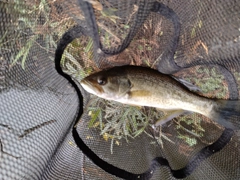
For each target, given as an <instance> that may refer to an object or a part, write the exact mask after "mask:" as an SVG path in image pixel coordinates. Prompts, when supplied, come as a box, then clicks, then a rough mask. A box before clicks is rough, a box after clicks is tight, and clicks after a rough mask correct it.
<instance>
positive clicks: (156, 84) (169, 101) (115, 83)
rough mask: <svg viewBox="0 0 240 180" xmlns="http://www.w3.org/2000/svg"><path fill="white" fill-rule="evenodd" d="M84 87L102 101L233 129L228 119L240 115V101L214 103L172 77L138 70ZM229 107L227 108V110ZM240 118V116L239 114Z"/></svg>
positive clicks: (123, 70)
mask: <svg viewBox="0 0 240 180" xmlns="http://www.w3.org/2000/svg"><path fill="white" fill-rule="evenodd" d="M81 85H82V86H83V88H84V89H85V90H87V91H88V92H90V93H92V94H95V95H97V96H99V97H101V98H105V99H108V100H113V101H118V102H121V103H124V104H130V105H137V106H149V107H156V108H159V109H162V110H165V111H179V110H182V111H183V112H184V111H190V112H196V113H200V114H202V115H204V116H206V117H208V118H210V119H214V120H216V119H217V120H216V121H218V122H219V123H221V124H222V125H224V126H227V127H230V128H233V125H232V124H230V123H229V122H227V121H225V120H224V118H225V117H224V116H226V115H229V114H231V112H229V111H233V113H234V114H235V115H238V114H239V108H238V107H239V106H237V109H236V104H237V103H238V101H227V100H226V101H225V100H213V99H209V98H205V97H202V96H199V95H197V94H194V93H193V92H191V91H190V90H188V89H187V88H186V87H185V86H184V85H182V84H181V83H179V82H178V81H176V80H175V79H174V78H172V77H171V76H168V75H165V74H161V73H159V72H158V71H156V70H153V69H150V68H144V67H138V66H121V67H114V68H112V69H109V70H105V71H101V72H98V73H95V74H93V75H90V76H88V77H86V78H84V79H83V80H82V81H81ZM226 106H227V107H226ZM239 115H240V114H239Z"/></svg>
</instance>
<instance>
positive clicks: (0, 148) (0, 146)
mask: <svg viewBox="0 0 240 180" xmlns="http://www.w3.org/2000/svg"><path fill="white" fill-rule="evenodd" d="M0 151H1V152H2V153H3V154H6V155H8V156H11V157H13V158H16V159H20V158H21V157H17V156H14V155H12V154H9V153H7V152H5V151H4V150H3V144H2V141H1V139H0Z"/></svg>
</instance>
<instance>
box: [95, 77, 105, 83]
mask: <svg viewBox="0 0 240 180" xmlns="http://www.w3.org/2000/svg"><path fill="white" fill-rule="evenodd" d="M97 83H98V84H99V85H105V84H106V83H107V79H106V78H105V77H99V78H98V79H97Z"/></svg>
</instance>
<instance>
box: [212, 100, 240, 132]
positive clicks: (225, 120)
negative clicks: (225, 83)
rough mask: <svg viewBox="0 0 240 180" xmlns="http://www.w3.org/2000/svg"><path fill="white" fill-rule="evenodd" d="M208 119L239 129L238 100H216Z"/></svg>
mask: <svg viewBox="0 0 240 180" xmlns="http://www.w3.org/2000/svg"><path fill="white" fill-rule="evenodd" d="M209 118H210V119H212V120H214V121H216V122H218V123H219V124H221V125H223V126H224V127H226V128H231V129H235V130H236V129H237V130H239V129H240V100H217V101H216V105H215V106H214V107H213V109H212V111H211V113H210V116H209Z"/></svg>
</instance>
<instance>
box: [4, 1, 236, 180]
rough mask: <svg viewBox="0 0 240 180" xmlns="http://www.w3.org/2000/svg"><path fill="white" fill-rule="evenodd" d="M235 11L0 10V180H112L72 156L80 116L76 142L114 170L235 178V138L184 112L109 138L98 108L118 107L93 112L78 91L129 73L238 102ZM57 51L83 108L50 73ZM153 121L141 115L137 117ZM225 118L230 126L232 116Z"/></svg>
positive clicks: (141, 4) (136, 7)
mask: <svg viewBox="0 0 240 180" xmlns="http://www.w3.org/2000/svg"><path fill="white" fill-rule="evenodd" d="M88 2H90V3H88ZM92 5H93V8H92ZM239 12H240V3H239V2H237V1H229V2H226V1H223V0H221V1H197V0H195V1H189V2H186V1H181V0H178V1H158V2H155V1H152V0H151V1H149V0H148V1H144V0H136V1H128V0H126V1H115V0H103V1H102V0H100V1H94V0H93V1H88V0H86V1H80V0H79V1H69V0H68V1H63V0H56V1H55V0H48V1H45V0H36V1H33V0H28V1H13V0H9V1H6V0H0V103H1V105H0V114H1V115H0V149H1V152H0V179H2V180H8V179H9V180H10V179H16V180H25V179H26V180H28V179H29V180H30V179H53V180H55V179H56V180H57V179H73V180H75V179H86V180H88V179H94V180H98V179H99V180H101V179H121V178H119V177H116V176H114V175H112V174H114V172H116V170H115V171H113V173H112V172H110V173H109V172H106V171H105V170H103V169H102V168H104V167H101V165H100V167H99V166H98V165H96V162H95V161H94V160H93V158H92V157H89V156H88V155H87V154H86V152H84V151H81V150H80V149H81V147H80V148H79V147H78V146H77V144H78V143H77V144H76V141H75V140H76V139H78V138H76V137H73V131H72V129H73V127H74V126H73V125H74V123H75V122H76V121H77V119H76V117H77V114H78V112H79V109H80V112H81V108H80V107H82V106H84V107H83V110H84V112H83V114H82V116H81V118H80V121H79V123H78V124H77V128H76V130H77V133H78V137H79V138H81V139H82V140H83V142H84V143H85V144H86V145H87V146H88V147H89V148H90V149H91V150H92V151H93V152H94V153H95V154H96V155H97V156H98V157H99V158H101V159H102V160H104V161H106V162H108V163H110V164H112V165H113V166H115V167H117V168H119V169H123V170H125V171H127V172H129V173H133V174H142V173H145V172H147V170H149V169H150V171H149V173H148V174H150V175H151V176H152V177H151V179H177V175H180V174H184V175H185V176H186V177H185V179H191V180H192V179H239V178H240V148H239V145H240V142H239V141H240V133H239V130H235V131H232V130H227V129H225V128H224V127H223V126H221V125H220V124H217V123H216V122H214V121H213V120H210V119H207V118H206V117H204V116H202V115H200V114H196V113H195V114H190V115H185V116H181V117H178V118H176V119H174V120H172V121H171V122H168V123H167V124H166V125H165V126H163V127H162V128H161V132H159V131H157V132H154V131H153V130H152V129H151V128H150V127H149V126H146V128H145V129H141V130H142V133H140V131H138V132H139V135H137V136H136V137H135V136H134V134H132V137H133V138H131V137H130V136H128V138H127V140H126V139H125V137H126V136H124V133H125V134H127V132H124V131H123V132H122V131H121V133H122V134H121V133H120V134H114V132H117V130H118V129H117V130H116V126H114V123H113V124H112V127H110V130H109V131H105V132H103V129H104V128H105V127H106V126H107V125H108V124H109V122H110V120H109V118H108V119H107V118H106V117H107V116H106V114H109V111H110V110H109V109H110V108H111V107H114V108H115V109H117V108H119V110H120V109H121V107H122V106H121V105H116V104H113V103H111V102H106V101H101V100H99V99H98V102H99V103H95V104H94V100H96V97H94V96H93V95H91V96H90V95H89V94H88V93H87V92H85V91H84V90H83V89H82V88H81V87H80V85H79V82H80V80H81V79H82V78H84V77H86V76H87V75H90V74H92V73H94V72H97V71H100V70H102V69H106V68H110V67H114V66H122V65H137V66H144V67H151V68H154V69H157V70H159V71H160V72H162V73H165V74H171V75H174V76H176V77H177V78H181V79H183V80H185V81H187V82H191V83H192V84H194V85H195V86H197V87H198V88H199V89H200V90H201V92H200V94H201V95H202V96H206V97H208V98H217V99H232V100H237V99H239V83H240V81H239V78H240V74H239V58H240V50H239V47H240V14H239ZM56 50H58V51H56ZM60 50H62V52H63V55H62V57H60V56H59V57H60V58H61V63H60V65H61V68H62V69H63V71H64V72H65V73H66V74H68V75H70V76H71V78H72V79H74V81H75V82H76V84H77V85H78V88H79V89H80V92H81V93H82V96H83V102H79V93H78V91H77V90H76V87H74V86H73V84H72V83H71V82H70V81H69V80H67V79H66V78H64V77H63V76H62V75H60V74H59V71H57V70H56V69H55V65H56V61H57V57H58V56H57V55H58V53H55V52H60ZM63 50H64V51H63ZM60 54H61V53H60ZM116 107H117V108H116ZM89 108H90V109H89ZM91 108H92V109H91ZM107 108H108V111H107ZM114 108H113V109H114ZM135 109H137V108H135ZM152 111H153V112H156V113H157V111H156V110H155V109H152ZM152 111H151V108H145V109H144V108H143V109H142V110H141V112H144V113H145V114H146V117H150V115H149V112H152ZM100 112H101V113H102V116H101V114H99V113H100ZM121 112H122V111H121ZM131 112H132V113H136V112H138V111H137V110H135V111H131ZM131 112H130V113H131ZM91 113H92V114H91ZM94 113H95V114H94ZM123 116H124V113H123ZM97 117H98V118H97ZM100 117H102V119H101V118H100ZM136 117H137V116H136ZM151 117H152V116H151ZM154 117H155V119H151V121H156V120H157V118H156V117H157V115H156V116H154ZM94 118H95V121H94V122H93V119H94ZM106 119H107V120H106ZM110 119H111V118H110ZM111 120H112V121H113V122H115V121H114V118H113V117H112V119H111ZM228 120H229V121H231V122H232V123H233V124H234V125H235V126H236V127H237V128H238V129H239V128H240V123H239V117H234V116H230V117H229V119H228ZM89 122H92V126H91V125H90V124H89ZM116 122H117V121H116ZM136 122H139V121H138V120H137V121H136ZM149 123H150V122H149ZM151 123H152V122H151ZM115 124H117V123H115ZM101 126H103V127H101ZM138 128H143V127H142V126H138ZM138 130H139V129H138ZM119 131H120V130H119ZM153 133H154V134H155V137H156V138H158V139H161V141H159V142H157V141H156V140H155V139H154V138H153V136H152V135H153ZM135 135H136V134H135ZM80 144H81V143H80ZM215 144H216V146H214V145H215ZM81 145H82V147H83V146H84V145H83V144H81ZM215 151H217V152H216V153H215ZM208 153H209V154H210V155H209V156H207V155H206V154H208ZM157 157H163V158H165V159H166V160H167V161H168V163H169V165H168V166H169V167H171V169H172V170H173V171H171V170H170V169H169V167H168V166H166V164H165V166H160V167H158V166H157V165H156V164H155V165H156V166H154V167H155V169H154V168H153V165H152V164H153V162H155V161H153V160H154V159H155V158H157ZM196 159H197V160H196ZM161 162H163V161H161ZM164 162H165V161H164ZM103 166H104V165H103ZM105 167H108V166H105ZM185 167H189V168H188V170H186V171H184V170H182V171H181V169H184V168H185ZM191 167H194V169H193V171H191V170H189V169H191ZM151 168H152V169H151ZM174 170H180V171H179V172H175V171H174ZM146 174H147V173H146ZM149 177H150V176H149ZM178 177H179V176H178ZM140 178H142V176H139V179H140ZM128 179H133V178H130V176H129V178H128ZM136 179H137V178H136ZM145 179H149V178H145Z"/></svg>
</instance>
